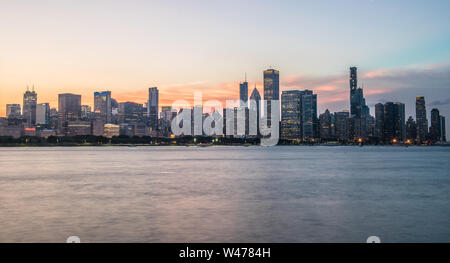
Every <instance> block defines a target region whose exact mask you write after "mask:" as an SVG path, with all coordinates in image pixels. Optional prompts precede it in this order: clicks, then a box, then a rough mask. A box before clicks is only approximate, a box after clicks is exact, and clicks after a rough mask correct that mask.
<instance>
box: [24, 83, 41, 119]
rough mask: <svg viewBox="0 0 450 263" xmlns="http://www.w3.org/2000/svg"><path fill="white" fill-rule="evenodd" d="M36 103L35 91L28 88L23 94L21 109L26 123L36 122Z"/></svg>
mask: <svg viewBox="0 0 450 263" xmlns="http://www.w3.org/2000/svg"><path fill="white" fill-rule="evenodd" d="M36 105H37V93H36V92H35V91H34V87H33V89H32V91H30V90H28V88H27V91H26V92H25V93H24V94H23V109H22V111H23V112H22V115H23V117H24V118H25V119H26V122H27V124H28V125H34V124H36Z"/></svg>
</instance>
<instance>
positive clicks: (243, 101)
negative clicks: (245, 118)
mask: <svg viewBox="0 0 450 263" xmlns="http://www.w3.org/2000/svg"><path fill="white" fill-rule="evenodd" d="M239 99H240V105H241V107H245V108H248V82H247V74H245V81H244V82H243V83H240V84H239Z"/></svg>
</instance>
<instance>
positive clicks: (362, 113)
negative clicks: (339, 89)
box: [350, 67, 370, 138]
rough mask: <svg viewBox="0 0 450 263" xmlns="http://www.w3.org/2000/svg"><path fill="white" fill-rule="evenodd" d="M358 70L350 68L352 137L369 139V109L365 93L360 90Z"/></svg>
mask: <svg viewBox="0 0 450 263" xmlns="http://www.w3.org/2000/svg"><path fill="white" fill-rule="evenodd" d="M357 71H358V68H356V67H351V68H350V116H351V125H350V126H351V128H350V129H351V130H350V133H351V137H353V138H367V137H368V117H369V115H370V110H369V107H368V106H367V105H366V99H365V98H364V92H363V89H362V88H358V73H357Z"/></svg>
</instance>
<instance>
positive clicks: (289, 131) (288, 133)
mask: <svg viewBox="0 0 450 263" xmlns="http://www.w3.org/2000/svg"><path fill="white" fill-rule="evenodd" d="M301 96H302V92H301V91H299V90H289V91H283V92H282V93H281V138H282V139H301V137H302V133H301V105H302V104H301Z"/></svg>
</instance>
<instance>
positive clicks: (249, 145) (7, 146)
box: [0, 144, 450, 148]
mask: <svg viewBox="0 0 450 263" xmlns="http://www.w3.org/2000/svg"><path fill="white" fill-rule="evenodd" d="M157 146H160V147H199V148H206V147H221V146H226V147H230V146H235V147H251V146H256V147H264V146H261V145H259V144H0V148H12V147H16V148H39V147H48V148H53V147H55V148H56V147H129V148H134V147H157ZM276 146H282V147H321V146H325V147H342V146H344V147H378V146H379V147H406V148H408V147H450V144H440V145H404V144H398V145H392V144H366V145H357V144H279V145H276Z"/></svg>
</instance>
